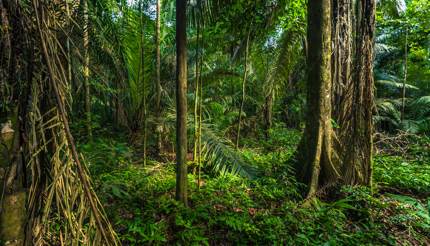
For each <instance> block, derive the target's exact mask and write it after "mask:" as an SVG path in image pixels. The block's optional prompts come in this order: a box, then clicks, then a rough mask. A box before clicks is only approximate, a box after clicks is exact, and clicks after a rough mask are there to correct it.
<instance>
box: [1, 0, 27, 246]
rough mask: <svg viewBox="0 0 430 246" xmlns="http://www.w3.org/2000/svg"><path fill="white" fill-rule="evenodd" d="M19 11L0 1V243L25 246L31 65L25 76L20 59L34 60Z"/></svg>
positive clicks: (10, 2) (7, 2)
mask: <svg viewBox="0 0 430 246" xmlns="http://www.w3.org/2000/svg"><path fill="white" fill-rule="evenodd" d="M21 14H22V12H20V11H18V6H17V4H16V3H14V2H13V1H1V0H0V50H1V52H0V59H1V60H2V63H1V64H2V66H0V100H1V104H3V103H4V105H6V106H7V107H5V108H2V109H0V123H2V126H1V127H0V244H1V243H5V244H7V245H24V241H25V240H24V237H25V221H26V196H27V192H26V188H27V187H26V186H27V184H26V166H25V164H24V163H27V160H26V159H25V158H26V156H25V155H24V154H23V151H25V149H26V146H25V144H24V135H23V134H22V132H23V129H24V128H25V123H26V115H27V112H26V110H27V108H28V102H29V97H28V93H29V88H28V86H20V85H19V81H18V78H19V79H22V80H26V79H27V80H29V78H28V77H30V76H31V75H32V73H33V70H32V65H29V66H27V68H28V69H26V70H25V74H24V75H22V74H20V73H21V72H22V70H21V68H22V67H24V64H23V62H22V60H23V59H26V60H28V61H32V60H33V53H31V52H25V51H24V50H23V49H22V43H21V41H22V40H25V39H26V38H27V37H26V36H25V35H23V32H22V30H24V29H25V28H24V22H21V21H20V18H22V16H21Z"/></svg>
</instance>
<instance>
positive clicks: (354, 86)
mask: <svg viewBox="0 0 430 246" xmlns="http://www.w3.org/2000/svg"><path fill="white" fill-rule="evenodd" d="M375 7H376V4H375V0H360V1H358V2H357V7H356V11H357V16H356V21H357V22H356V24H355V26H356V28H357V30H356V32H355V33H356V37H355V45H354V52H355V53H354V72H353V82H352V83H351V99H350V100H351V107H350V109H349V110H348V112H347V113H346V115H347V119H348V124H346V121H345V124H344V125H343V126H341V127H342V128H343V129H342V131H343V135H344V140H343V141H342V143H341V144H342V145H343V146H345V149H344V154H343V157H342V163H343V166H344V167H343V179H344V183H346V184H350V185H357V184H359V185H368V186H371V185H372V149H373V141H372V134H373V120H372V112H373V108H374V103H373V96H374V95H373V89H374V80H373V39H374V33H375Z"/></svg>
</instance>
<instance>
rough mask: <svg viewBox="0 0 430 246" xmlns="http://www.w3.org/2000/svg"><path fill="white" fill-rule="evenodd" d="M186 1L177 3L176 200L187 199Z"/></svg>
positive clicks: (186, 200)
mask: <svg viewBox="0 0 430 246" xmlns="http://www.w3.org/2000/svg"><path fill="white" fill-rule="evenodd" d="M186 5H187V1H186V0H177V1H176V162H177V164H176V165H177V167H176V199H177V200H178V201H181V202H182V203H184V204H185V205H187V204H188V198H187V172H188V171H187V150H188V147H187V33H186V29H187V26H186V25H187V15H186V7H187V6H186Z"/></svg>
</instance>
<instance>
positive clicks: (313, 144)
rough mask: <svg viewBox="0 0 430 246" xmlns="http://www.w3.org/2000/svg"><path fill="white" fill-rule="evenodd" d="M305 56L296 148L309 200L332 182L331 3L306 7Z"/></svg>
mask: <svg viewBox="0 0 430 246" xmlns="http://www.w3.org/2000/svg"><path fill="white" fill-rule="evenodd" d="M307 37H308V41H309V42H308V44H309V54H308V57H307V64H308V81H307V89H308V93H307V104H308V106H307V115H306V127H305V132H304V136H303V139H302V142H301V144H300V146H299V153H300V158H299V162H298V165H297V175H298V178H299V179H300V180H301V181H303V182H304V183H306V184H307V185H308V189H307V196H308V197H311V196H312V195H313V194H315V193H316V192H317V190H318V189H319V188H320V187H322V186H326V185H329V184H330V183H332V182H336V181H337V179H338V176H339V174H338V170H337V167H336V164H335V161H334V158H333V157H334V156H335V155H334V150H333V148H332V134H333V130H332V125H331V124H332V123H331V83H332V81H331V58H330V57H331V0H321V1H315V2H314V1H312V3H311V2H309V3H308V36H307Z"/></svg>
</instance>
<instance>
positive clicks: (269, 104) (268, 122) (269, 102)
mask: <svg viewBox="0 0 430 246" xmlns="http://www.w3.org/2000/svg"><path fill="white" fill-rule="evenodd" d="M272 110H273V90H270V92H269V95H267V96H266V101H265V106H264V125H265V128H266V129H265V130H266V131H265V134H266V139H269V137H270V129H271V128H272Z"/></svg>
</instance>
